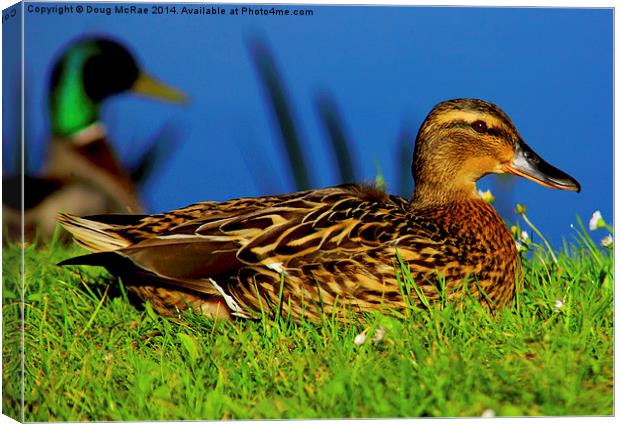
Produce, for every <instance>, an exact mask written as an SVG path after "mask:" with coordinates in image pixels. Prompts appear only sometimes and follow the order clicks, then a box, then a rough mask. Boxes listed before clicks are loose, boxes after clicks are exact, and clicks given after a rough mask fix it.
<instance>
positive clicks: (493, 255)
mask: <svg viewBox="0 0 620 424" xmlns="http://www.w3.org/2000/svg"><path fill="white" fill-rule="evenodd" d="M412 170H413V177H414V179H415V183H416V185H415V191H414V193H413V198H412V199H411V200H410V201H409V200H407V199H403V198H401V197H397V196H391V195H388V194H386V193H384V192H382V191H380V190H378V189H377V188H374V187H370V186H364V185H343V186H338V187H331V188H325V189H321V190H309V191H302V192H298V193H293V194H285V195H281V196H268V197H260V198H245V199H237V200H230V201H227V202H221V203H219V202H203V203H196V204H194V205H191V206H188V207H185V208H182V209H178V210H174V211H170V212H167V213H161V214H156V215H136V216H131V215H106V216H93V217H86V218H77V217H73V216H70V215H62V216H60V218H59V219H60V222H61V224H62V225H63V226H64V227H65V228H66V229H67V230H68V231H69V232H71V233H72V234H73V236H74V237H75V239H76V240H77V242H78V243H79V244H81V245H82V246H84V247H86V248H87V249H89V250H91V251H92V252H96V253H93V254H89V255H85V256H80V257H76V258H72V259H69V260H67V261H64V263H63V265H100V266H104V267H106V268H107V269H108V270H109V271H110V272H111V273H112V274H115V275H118V276H120V277H121V278H122V279H123V281H124V282H125V284H126V285H127V287H128V288H129V289H130V290H132V291H134V292H135V293H137V294H138V295H139V296H140V297H141V298H142V299H144V300H148V301H150V302H151V303H152V304H153V307H154V308H155V309H156V310H157V311H158V312H159V313H161V314H164V315H172V314H175V313H178V310H182V309H184V308H186V307H188V306H189V307H191V308H193V309H194V310H196V311H201V312H203V313H205V314H207V315H210V316H218V317H230V316H239V317H250V318H251V317H256V316H259V315H260V313H261V311H262V312H266V313H274V312H275V311H276V309H277V308H278V307H280V308H281V314H282V315H283V316H286V315H289V314H290V315H292V316H294V317H295V318H299V317H301V316H304V317H306V318H310V319H313V318H316V317H317V316H318V315H319V314H320V313H321V312H323V313H326V314H328V316H331V314H332V313H335V314H336V315H337V316H340V315H339V314H340V313H341V312H342V311H343V310H345V309H352V310H354V311H371V310H376V309H380V308H392V309H396V310H400V309H403V308H404V307H405V304H406V299H405V297H404V296H403V294H402V287H401V285H400V283H399V282H398V280H399V278H398V277H397V273H398V272H399V270H400V265H399V259H398V256H399V257H400V260H402V262H404V263H405V264H406V265H407V266H408V267H409V268H410V271H411V276H412V277H413V278H414V280H415V282H416V284H417V286H418V288H419V289H420V290H421V291H422V292H423V293H424V295H425V297H426V298H427V299H428V300H429V301H433V300H436V299H438V298H439V296H440V281H439V276H441V277H442V278H443V279H445V280H443V281H444V283H445V290H446V291H445V293H446V294H447V296H448V298H449V299H452V300H458V299H459V297H460V296H462V293H463V292H462V290H461V289H460V287H459V286H460V283H461V281H463V280H464V279H466V278H469V280H468V281H469V284H468V288H469V292H470V293H473V294H474V295H477V296H479V297H480V299H481V300H482V301H484V302H487V303H488V304H489V305H490V306H491V307H499V306H502V305H505V304H506V303H508V302H509V301H510V300H511V299H512V298H513V296H514V294H515V289H516V282H517V279H518V274H519V273H518V269H519V259H518V255H517V249H516V246H515V241H514V239H513V238H512V237H511V235H510V233H509V231H508V230H507V228H506V226H505V225H504V223H503V221H502V220H501V218H500V217H499V216H498V214H497V213H496V212H495V210H494V209H493V208H492V207H491V206H490V205H489V204H487V203H486V202H485V201H483V200H482V199H481V198H480V195H479V194H478V191H477V189H476V181H477V180H478V179H480V178H481V177H482V176H484V175H486V174H489V173H505V172H507V173H512V174H516V175H520V176H523V177H525V178H528V179H530V180H533V181H535V182H537V183H539V184H542V185H544V186H547V187H551V188H556V189H561V190H573V191H579V190H580V187H579V183H578V182H577V181H576V180H575V179H573V178H572V177H570V176H569V175H567V174H565V173H564V172H562V171H560V170H558V169H556V168H554V167H553V166H551V165H549V164H548V163H547V162H545V161H544V160H543V159H542V158H540V156H538V155H537V154H536V153H534V152H533V151H532V149H530V148H529V147H528V146H527V145H526V144H525V143H524V142H523V140H522V139H521V137H520V136H519V133H518V132H517V129H516V128H515V126H514V125H513V123H512V122H511V120H510V118H509V117H508V116H507V115H506V114H505V113H504V112H503V111H501V110H500V109H499V108H498V107H497V106H495V105H493V104H491V103H487V102H485V101H482V100H476V99H457V100H449V101H445V102H443V103H440V104H438V105H437V106H436V107H435V108H434V109H433V110H432V111H431V113H430V114H429V115H428V117H427V118H426V120H425V121H424V122H423V124H422V126H421V128H420V131H419V133H418V136H417V140H416V145H415V153H414V160H413V166H412ZM483 292H484V293H483ZM412 297H413V301H414V302H420V300H419V299H418V298H417V295H416V294H415V292H413V294H412ZM278 305H280V306H278Z"/></svg>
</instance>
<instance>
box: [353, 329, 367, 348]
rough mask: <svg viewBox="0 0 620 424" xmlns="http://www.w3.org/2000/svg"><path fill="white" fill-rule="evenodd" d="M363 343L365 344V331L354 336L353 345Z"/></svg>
mask: <svg viewBox="0 0 620 424" xmlns="http://www.w3.org/2000/svg"><path fill="white" fill-rule="evenodd" d="M364 342H366V330H364V331H362V332H361V333H359V334H358V335H357V336H355V340H353V343H355V344H356V345H357V346H361V345H363V344H364Z"/></svg>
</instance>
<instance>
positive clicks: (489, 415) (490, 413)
mask: <svg viewBox="0 0 620 424" xmlns="http://www.w3.org/2000/svg"><path fill="white" fill-rule="evenodd" d="M480 416H481V417H482V418H493V417H495V411H494V410H492V409H491V408H487V409H485V410H484V411H482V415H480Z"/></svg>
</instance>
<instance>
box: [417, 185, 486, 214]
mask: <svg viewBox="0 0 620 424" xmlns="http://www.w3.org/2000/svg"><path fill="white" fill-rule="evenodd" d="M453 181H454V180H453ZM453 181H450V180H447V181H446V180H443V181H442V180H436V181H432V180H431V181H424V182H421V183H416V186H415V189H414V191H413V195H412V196H411V198H412V205H413V206H414V207H416V208H430V207H441V206H447V205H450V204H455V203H463V202H469V201H472V200H480V196H479V194H478V190H477V188H476V184H475V183H474V182H473V181H464V182H461V183H459V184H456V183H454V182H453Z"/></svg>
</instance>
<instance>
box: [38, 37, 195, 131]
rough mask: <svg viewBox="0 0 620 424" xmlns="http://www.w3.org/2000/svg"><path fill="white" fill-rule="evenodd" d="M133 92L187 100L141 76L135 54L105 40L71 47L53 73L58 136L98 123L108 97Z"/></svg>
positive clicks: (53, 119)
mask: <svg viewBox="0 0 620 424" xmlns="http://www.w3.org/2000/svg"><path fill="white" fill-rule="evenodd" d="M126 91H133V92H138V93H142V94H145V95H149V96H152V97H157V98H160V99H165V100H169V101H177V102H183V101H184V100H185V96H184V95H183V94H182V93H181V92H179V91H176V90H174V89H172V88H169V87H167V86H165V85H164V84H163V83H161V82H159V81H156V80H154V79H153V78H151V77H149V76H148V75H147V74H145V73H144V72H142V71H141V70H140V68H139V66H138V64H137V63H136V60H135V59H134V57H133V56H132V54H131V53H130V52H129V51H128V50H127V49H126V48H125V47H123V46H122V45H121V44H119V43H117V42H116V41H112V40H109V39H105V38H91V39H83V40H80V41H77V42H75V43H72V44H71V45H70V46H69V47H68V48H67V49H66V50H65V52H64V53H63V54H62V55H61V57H60V59H59V60H58V61H57V62H56V64H55V65H54V68H53V69H52V74H51V79H50V91H49V107H50V113H51V123H52V130H53V133H54V134H55V135H61V136H70V135H72V134H75V133H77V132H78V131H80V130H82V129H84V128H86V127H88V126H89V125H91V124H93V123H95V122H97V121H98V120H99V110H100V105H101V103H102V102H103V101H104V100H105V99H106V98H108V97H110V96H113V95H115V94H119V93H123V92H126Z"/></svg>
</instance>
